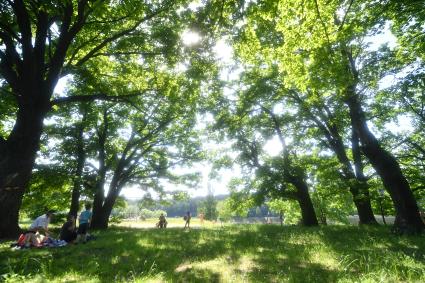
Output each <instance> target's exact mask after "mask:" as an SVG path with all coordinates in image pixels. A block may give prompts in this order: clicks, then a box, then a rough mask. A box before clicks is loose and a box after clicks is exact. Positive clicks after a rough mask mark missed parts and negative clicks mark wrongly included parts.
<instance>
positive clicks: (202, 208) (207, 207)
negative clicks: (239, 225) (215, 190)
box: [198, 194, 218, 221]
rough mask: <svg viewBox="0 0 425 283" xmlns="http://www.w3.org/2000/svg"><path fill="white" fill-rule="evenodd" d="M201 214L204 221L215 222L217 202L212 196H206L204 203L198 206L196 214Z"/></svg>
mask: <svg viewBox="0 0 425 283" xmlns="http://www.w3.org/2000/svg"><path fill="white" fill-rule="evenodd" d="M200 212H203V213H204V215H205V219H206V220H211V221H213V220H217V216H218V211H217V200H216V199H215V198H214V195H213V194H208V195H207V197H206V198H205V200H204V201H202V202H201V203H200V204H199V206H198V214H199V213H200Z"/></svg>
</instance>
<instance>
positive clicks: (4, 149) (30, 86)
mask: <svg viewBox="0 0 425 283" xmlns="http://www.w3.org/2000/svg"><path fill="white" fill-rule="evenodd" d="M182 2H184V1H182ZM180 4H181V3H180V2H178V1H149V2H142V1H120V2H109V1H100V0H99V1H88V0H78V1H77V0H74V1H48V2H46V1H44V2H34V1H22V0H16V1H6V2H2V3H1V4H0V11H1V18H0V24H1V30H0V40H1V41H0V44H2V45H3V46H4V49H2V50H1V51H0V60H1V61H0V76H1V79H2V80H3V81H4V82H5V84H6V86H4V89H5V90H6V91H5V92H3V94H2V97H4V96H5V95H9V96H11V97H12V98H11V99H12V100H13V103H14V105H15V107H14V108H15V109H16V120H15V123H14V126H13V128H11V129H10V132H8V133H4V132H2V134H3V135H2V137H1V138H0V203H1V208H0V213H1V214H2V215H3V217H2V218H1V220H0V231H1V232H0V237H6V236H12V235H16V234H17V233H18V230H19V226H18V211H19V208H20V205H21V201H22V196H23V194H24V192H25V189H26V187H27V184H28V182H29V180H30V176H31V171H32V168H33V165H34V161H35V158H36V153H37V151H38V148H39V145H40V136H41V133H42V130H43V121H44V118H45V117H46V115H47V113H48V112H49V111H51V109H52V106H54V105H63V104H64V103H66V102H72V101H89V100H94V99H104V100H108V99H111V98H108V97H107V96H106V95H105V94H98V95H93V96H78V97H55V96H54V95H53V91H54V88H55V86H56V84H57V82H58V80H59V79H60V78H61V77H63V76H65V75H67V74H72V73H73V72H74V71H76V70H81V68H82V66H83V65H85V64H86V63H87V62H89V61H90V60H91V59H92V58H96V57H97V58H98V57H102V56H103V57H108V56H112V55H114V54H115V55H116V56H119V55H121V54H138V55H140V56H142V58H143V57H144V56H148V55H149V53H151V55H152V53H153V54H156V53H160V54H164V53H166V52H167V48H169V47H170V46H173V44H174V42H173V40H172V39H176V38H177V37H175V36H174V37H173V36H172V35H173V34H174V35H175V34H177V33H178V29H177V26H178V25H177V20H176V19H177V17H178V14H177V12H176V10H177V9H178V8H179V7H180ZM170 23H171V24H170ZM167 25H168V26H170V25H173V27H174V29H173V31H174V32H169V33H167V31H171V29H167ZM164 27H165V28H164Z"/></svg>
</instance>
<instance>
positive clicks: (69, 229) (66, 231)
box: [60, 214, 77, 243]
mask: <svg viewBox="0 0 425 283" xmlns="http://www.w3.org/2000/svg"><path fill="white" fill-rule="evenodd" d="M76 238H77V232H76V231H75V217H74V215H72V214H70V215H68V217H67V221H66V222H65V223H64V224H63V225H62V228H61V233H60V239H61V240H63V241H65V242H67V243H72V242H74V241H75V239H76Z"/></svg>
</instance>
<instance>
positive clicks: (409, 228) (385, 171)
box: [341, 45, 425, 233]
mask: <svg viewBox="0 0 425 283" xmlns="http://www.w3.org/2000/svg"><path fill="white" fill-rule="evenodd" d="M341 47H342V49H341V53H342V55H343V56H344V57H345V58H346V59H347V60H346V66H347V82H348V84H347V86H346V87H345V89H344V94H345V97H344V100H345V101H344V102H345V104H347V106H348V108H349V110H350V118H351V124H352V127H353V131H355V132H356V134H357V135H358V137H359V140H360V142H361V145H362V151H363V153H364V154H365V156H366V157H367V158H368V159H369V161H370V163H371V164H372V166H373V168H374V169H375V170H376V172H377V173H378V175H379V176H380V177H381V180H382V183H383V184H384V187H385V189H386V190H387V191H388V193H389V194H390V196H391V199H392V201H393V203H394V208H395V211H396V221H395V223H394V227H395V229H397V230H399V232H401V233H404V232H407V233H412V232H413V233H420V232H422V231H423V230H424V228H425V225H424V223H423V222H422V219H421V217H420V215H419V209H418V205H417V203H416V200H415V198H414V196H413V193H412V191H411V189H410V185H409V183H408V182H407V180H406V177H405V176H404V174H403V172H402V171H401V168H400V165H399V163H398V162H397V160H396V159H395V157H394V156H393V155H392V154H391V153H389V152H388V151H386V150H385V149H383V148H382V147H381V145H380V144H379V142H378V140H377V139H376V137H375V136H374V135H373V134H372V132H371V131H370V130H369V127H368V126H367V123H366V115H365V113H364V112H363V109H362V105H361V102H360V98H359V95H358V93H357V90H356V88H357V82H358V81H359V74H358V72H357V69H356V65H355V61H354V58H353V56H352V54H351V51H350V50H349V49H348V48H347V47H346V46H345V45H342V46H341Z"/></svg>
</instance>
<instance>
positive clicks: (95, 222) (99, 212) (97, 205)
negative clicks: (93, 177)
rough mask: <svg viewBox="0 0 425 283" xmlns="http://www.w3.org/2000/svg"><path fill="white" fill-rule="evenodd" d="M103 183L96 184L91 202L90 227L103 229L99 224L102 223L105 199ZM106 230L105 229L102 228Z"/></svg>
mask: <svg viewBox="0 0 425 283" xmlns="http://www.w3.org/2000/svg"><path fill="white" fill-rule="evenodd" d="M103 186H104V183H103V182H101V183H98V184H97V186H96V193H95V195H94V200H93V216H92V222H91V227H96V228H103V227H101V226H102V225H100V223H103V222H104V212H103V201H104V199H105V196H104V191H103ZM104 228H106V227H104Z"/></svg>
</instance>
